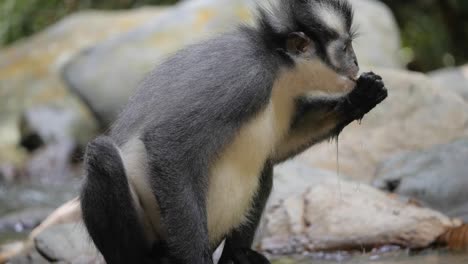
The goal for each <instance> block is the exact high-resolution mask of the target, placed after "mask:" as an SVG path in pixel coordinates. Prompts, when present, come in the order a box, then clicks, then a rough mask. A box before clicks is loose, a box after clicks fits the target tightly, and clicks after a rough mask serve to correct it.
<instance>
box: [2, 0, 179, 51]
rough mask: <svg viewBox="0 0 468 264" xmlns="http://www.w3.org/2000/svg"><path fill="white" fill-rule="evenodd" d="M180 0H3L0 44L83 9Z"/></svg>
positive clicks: (33, 31) (136, 5)
mask: <svg viewBox="0 0 468 264" xmlns="http://www.w3.org/2000/svg"><path fill="white" fill-rule="evenodd" d="M175 2H177V0H0V46H1V45H5V44H9V43H11V42H13V41H15V40H18V39H20V38H22V37H26V36H29V35H32V34H34V33H35V32H38V31H40V30H42V29H44V28H45V27H47V26H49V25H51V24H53V23H55V22H56V21H57V20H59V19H61V18H63V17H64V16H66V15H68V14H70V13H73V12H76V11H79V10H83V9H90V8H93V9H126V8H133V7H138V6H142V5H164V4H173V3H175Z"/></svg>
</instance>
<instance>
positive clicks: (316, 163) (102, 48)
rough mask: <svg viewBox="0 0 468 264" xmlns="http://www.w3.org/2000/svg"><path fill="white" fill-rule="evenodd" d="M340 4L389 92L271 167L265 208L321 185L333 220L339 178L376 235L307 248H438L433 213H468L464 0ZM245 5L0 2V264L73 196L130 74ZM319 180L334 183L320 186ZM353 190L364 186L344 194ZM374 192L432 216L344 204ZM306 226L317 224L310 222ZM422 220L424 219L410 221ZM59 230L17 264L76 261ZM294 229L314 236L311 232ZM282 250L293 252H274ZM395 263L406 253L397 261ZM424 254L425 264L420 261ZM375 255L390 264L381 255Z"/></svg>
mask: <svg viewBox="0 0 468 264" xmlns="http://www.w3.org/2000/svg"><path fill="white" fill-rule="evenodd" d="M350 2H351V3H352V4H353V6H354V7H355V12H356V24H357V26H358V29H359V30H358V31H359V33H360V35H359V38H358V39H357V40H356V42H355V48H356V53H357V56H358V59H359V60H360V64H361V65H362V70H363V71H368V70H373V71H375V72H377V73H379V74H382V76H383V77H384V80H385V82H386V84H387V87H388V88H389V94H390V96H389V98H388V99H387V100H386V101H385V102H384V103H383V104H382V105H379V106H378V107H377V108H376V109H375V110H374V111H372V113H371V114H369V115H368V116H366V118H364V120H363V122H362V124H352V125H351V126H350V127H349V128H346V129H345V130H344V132H343V133H342V134H341V135H340V137H339V141H337V142H325V143H323V144H320V145H318V146H315V147H314V148H312V149H311V150H309V151H307V152H306V153H304V154H303V155H301V156H299V157H298V158H296V159H294V160H293V161H291V162H288V163H287V164H285V165H282V166H279V167H278V168H277V170H276V172H275V177H276V180H277V182H279V184H277V186H276V187H275V192H274V195H273V197H272V201H271V205H272V207H271V208H273V207H274V206H273V204H280V205H281V206H283V207H284V208H286V209H285V210H286V211H285V212H282V213H284V214H286V212H287V211H288V210H289V209H287V208H294V206H292V205H291V203H292V204H295V203H296V202H297V203H300V202H299V201H297V199H296V200H294V201H295V202H292V201H290V202H289V203H287V204H288V205H285V204H283V202H284V201H285V200H288V199H289V198H290V197H293V196H294V194H298V193H304V197H305V196H307V194H308V188H309V187H311V186H322V187H323V188H325V189H324V190H325V193H326V195H323V196H321V197H325V198H326V199H331V200H324V201H321V203H325V204H327V203H330V206H329V208H330V207H332V208H334V206H336V210H337V212H338V213H337V215H340V213H342V214H344V212H343V211H340V210H342V208H341V209H340V203H337V204H333V203H332V200H333V199H334V198H333V197H335V196H334V194H336V192H338V187H337V186H338V185H339V186H340V187H339V192H340V195H342V194H343V193H344V194H346V192H347V190H348V189H347V188H348V185H347V184H346V183H351V184H350V185H349V186H350V187H349V188H351V189H349V190H348V191H350V193H351V194H352V195H351V197H350V198H349V199H350V200H352V201H354V202H355V203H356V208H355V210H354V211H353V217H354V216H355V217H356V218H357V219H359V217H362V218H365V217H366V216H367V217H369V218H373V217H375V218H378V216H379V217H381V219H382V222H380V224H379V226H380V227H384V228H383V231H382V230H380V231H382V236H379V235H376V234H377V233H379V232H377V231H376V230H375V229H372V228H371V227H369V229H368V230H361V229H360V228H359V227H358V226H356V228H355V229H353V232H355V233H351V234H350V233H347V234H345V235H343V234H341V235H338V237H341V238H343V237H345V238H346V237H363V238H364V237H365V239H368V240H369V241H367V242H366V243H367V244H366V243H364V242H362V240H359V239H356V240H354V242H353V241H351V242H350V240H349V239H348V241H346V242H344V241H341V242H340V243H343V244H340V243H338V242H337V243H338V244H333V245H328V244H326V243H325V244H326V246H323V248H321V247H318V248H316V250H314V249H313V247H312V250H309V251H312V252H314V251H320V250H329V249H330V248H334V249H336V248H349V247H351V248H354V246H355V245H362V244H363V243H364V244H366V245H371V246H370V249H371V250H372V249H373V247H372V245H377V244H379V245H380V244H391V245H396V246H397V248H405V247H417V248H421V247H423V248H426V247H427V246H428V245H433V244H434V243H436V242H440V241H438V239H439V238H440V237H441V236H442V235H444V234H446V233H445V232H446V231H447V230H449V229H450V228H452V226H450V228H449V227H448V226H449V225H448V224H447V221H452V219H455V218H456V219H459V222H460V223H463V222H467V221H468V192H467V191H466V190H468V163H467V161H468V104H467V101H468V64H467V63H468V52H467V48H468V1H466V0H414V1H404V0H380V1H379V0H350ZM253 3H254V0H185V1H176V0H0V245H2V244H3V246H0V263H2V252H10V250H11V249H12V248H13V249H14V248H18V247H19V245H20V244H21V242H18V241H22V240H23V239H25V238H26V236H27V234H28V233H29V232H30V231H31V230H32V229H33V228H35V227H36V226H38V225H39V224H40V223H41V222H42V221H43V220H44V219H45V218H46V217H47V216H48V215H49V214H50V213H51V212H52V211H53V210H54V208H56V207H57V206H59V205H61V204H63V203H64V202H66V201H68V200H70V199H72V198H74V197H75V196H76V195H77V193H78V190H79V187H80V183H81V180H82V177H81V175H82V167H81V165H82V164H81V161H82V155H83V151H84V148H85V146H86V144H87V142H88V141H89V140H90V139H92V138H93V137H95V136H96V135H98V134H99V133H102V132H105V131H106V129H107V128H108V127H109V126H110V125H111V123H112V120H114V119H115V117H116V115H117V113H118V112H119V110H120V109H121V108H122V107H123V105H124V104H125V103H126V101H127V99H128V97H129V96H130V95H131V94H132V92H133V91H134V90H135V89H136V87H137V85H138V82H139V80H140V79H141V78H142V76H143V75H144V74H145V73H146V72H147V71H149V70H150V69H151V68H152V67H154V66H155V65H157V63H158V62H160V61H161V60H162V59H163V58H165V57H166V56H168V54H171V53H173V52H175V51H176V50H178V49H180V48H181V47H183V46H184V45H187V44H190V43H193V42H196V41H199V40H201V39H204V38H208V37H210V36H212V35H213V34H216V33H220V32H225V31H228V30H231V29H233V28H234V26H235V25H236V24H238V23H240V22H242V23H248V24H250V23H252V22H253V15H252V13H251V12H250V10H251V8H252V6H253ZM337 145H338V146H337ZM330 180H331V181H333V182H334V183H335V184H334V185H330V184H327V182H328V183H329V181H330ZM340 182H343V185H341V183H340ZM361 185H362V186H367V187H368V188H369V189H366V188H367V187H365V188H364V187H363V189H359V188H356V186H358V187H359V186H361ZM327 188H330V189H327ZM377 189H379V190H382V191H384V192H385V193H392V197H398V198H397V199H398V200H400V199H402V203H404V202H411V203H413V202H414V204H418V205H420V206H423V207H425V208H429V209H428V210H433V211H430V213H429V212H420V211H417V209H414V210H416V211H415V212H414V214H413V212H412V211H411V212H412V213H408V214H407V216H403V215H404V214H401V216H400V218H399V219H400V220H401V221H402V223H404V224H402V225H401V226H398V227H395V226H393V224H395V223H396V221H395V219H392V218H391V217H390V216H387V215H385V213H383V212H374V211H372V210H370V209H369V210H367V209H366V208H365V207H364V208H362V207H360V206H357V204H359V203H360V202H359V201H360V200H359V201H358V200H356V201H355V200H353V199H360V198H356V197H361V198H362V199H364V200H365V199H372V200H373V201H375V203H376V204H377V203H379V204H380V202H382V206H384V207H385V206H389V208H393V207H392V206H395V205H394V204H393V203H392V201H387V200H386V199H387V198H382V197H383V196H382V197H380V196H378V195H377V196H378V197H377V196H374V195H376V194H374V193H373V191H374V190H377ZM341 192H343V193H341ZM327 194H329V195H327ZM310 195H312V194H310ZM312 197H313V196H312ZM379 197H380V198H379ZM389 197H390V196H389ZM291 199H292V198H291ZM380 199H381V200H380ZM389 199H390V198H389ZM392 199H393V198H392ZM319 200H320V199H319ZM333 201H334V200H333ZM374 207H376V206H374ZM274 208H277V207H274ZM352 208H354V207H352ZM316 210H324V209H323V208H322V209H320V208H316ZM395 210H396V209H395ZM395 210H393V211H395ZM405 210H406V209H405ZM411 210H413V209H411ZM418 210H419V209H418ZM282 213H281V212H278V211H274V212H270V211H268V212H267V214H266V219H265V220H264V224H263V227H262V228H263V229H265V230H266V231H265V234H266V235H264V236H259V238H258V239H257V246H258V247H259V248H262V249H263V250H264V251H269V250H270V251H271V248H278V247H282V246H281V245H283V244H281V243H279V245H278V244H275V243H273V244H272V243H269V241H270V240H268V239H269V238H270V237H277V236H279V233H278V231H276V230H285V229H281V228H279V229H278V226H274V227H272V226H271V225H269V223H271V221H272V219H283V218H281V217H279V216H278V214H280V215H281V214H282ZM323 213H325V212H323ZM348 213H349V212H348ZM438 213H441V215H438ZM379 214H380V215H379ZM432 214H435V215H437V217H435V216H434V215H432ZM319 215H321V214H320V213H319ZM307 217H310V218H313V216H306V218H307ZM335 217H337V216H335ZM405 217H406V218H405ZM434 217H435V218H437V219H439V220H440V222H437V223H438V224H435V223H434V221H433V220H429V219H434ZM444 217H445V218H444ZM293 218H294V217H293ZM345 218H346V219H353V218H352V217H348V215H347V216H346V217H344V216H343V217H339V219H338V220H337V221H331V220H330V219H329V222H330V221H331V222H333V223H335V225H336V226H346V224H343V223H341V222H340V221H344V220H340V219H345ZM288 219H289V220H285V221H286V222H284V223H283V222H281V225H280V226H292V225H293V222H294V221H293V220H291V216H290V218H288ZM74 221H75V222H76V221H78V220H77V219H74ZM310 221H312V222H313V223H316V225H317V226H321V224H322V225H327V223H324V222H320V221H321V220H320V219H315V218H314V219H312V220H310ZM314 221H316V222H314ZM405 221H406V222H405ZM424 221H428V222H430V223H431V224H430V225H423V224H421V225H419V226H418V225H412V224H410V223H414V222H420V223H423V222H424ZM329 222H328V223H329ZM357 222H360V223H362V221H360V220H357ZM275 223H276V222H275ZM382 223H383V224H382ZM450 223H452V222H450ZM457 223H458V222H457ZM423 226H424V227H423ZM403 227H404V228H403ZM375 228H377V227H375ZM385 228H386V229H385ZM405 228H407V229H405ZM428 228H429V229H430V231H428ZM462 228H463V226H462ZM286 229H288V228H286ZM289 229H291V228H289ZM289 229H288V230H289ZM324 229H327V228H325V227H324ZM291 230H292V229H291ZM291 230H289V231H288V232H289V233H288V232H286V233H287V236H289V235H291V234H290V233H291V232H292V231H291ZM388 230H397V233H396V234H395V233H393V235H394V240H392V239H389V240H386V239H387V238H388V236H389V235H388V234H387V233H385V232H386V231H388ZM450 230H451V229H450ZM466 230H468V228H467V229H466ZM410 231H411V232H413V233H412V234H423V233H424V234H426V235H425V236H416V235H415V237H418V239H419V240H418V239H414V240H413V239H408V240H409V241H410V242H408V244H405V243H406V242H405V243H401V239H400V240H399V237H401V236H399V235H401V233H398V232H403V233H404V232H410ZM70 232H71V231H70V229H69V228H68V227H63V228H62V229H58V230H53V231H51V232H49V233H51V234H47V232H43V233H45V235H42V237H40V238H41V239H42V240H41V241H43V243H42V245H46V246H44V247H46V248H48V249H51V248H52V249H54V248H55V249H56V251H53V252H46V253H44V249H43V248H42V249H41V248H38V249H36V250H38V251H39V252H41V254H40V256H39V255H38V254H36V253H37V252H36V251H34V250H33V251H32V252H36V253H28V254H32V255H29V260H28V261H29V262H32V263H36V262H40V261H41V260H44V259H43V258H46V259H48V260H50V259H54V260H56V261H58V260H62V261H65V262H67V261H69V262H72V260H73V259H75V258H76V257H77V256H87V255H89V254H88V253H89V252H88V253H83V251H85V250H84V249H83V246H82V245H81V244H80V245H75V244H73V245H71V246H69V247H68V248H72V250H69V249H68V250H66V249H64V248H63V246H62V245H61V244H63V243H64V242H63V241H60V240H57V234H61V235H64V236H66V235H65V234H68V233H70ZM359 232H361V233H359ZM366 232H367V233H366ZM428 233H430V234H431V235H427V234H428ZM308 234H310V235H311V236H312V234H313V236H314V237H315V238H317V237H320V235H318V234H316V233H313V232H312V231H310V232H309V233H308ZM369 234H372V236H370V235H369ZM405 234H406V233H405ZM450 234H451V233H450ZM281 235H285V234H281ZM321 235H323V237H327V236H328V237H330V236H331V234H321ZM369 237H372V239H371V238H369ZM384 237H385V239H383V238H384ZM390 237H391V235H390ZM421 237H424V239H422V238H421ZM80 238H82V237H78V238H77V237H73V238H70V237H69V238H68V241H75V242H76V243H78V244H79V243H80V241H81V243H83V242H82V239H80ZM74 239H75V240H74ZM338 240H339V239H337V241H338ZM342 240H343V239H342ZM351 240H352V239H351ZM358 240H359V241H360V242H357V241H358ZM459 240H460V241H462V242H463V241H465V242H464V243H465V244H463V243H461V244H459V245H458V247H459V248H460V247H461V248H464V247H466V244H468V234H465V235H464V236H461V237H459ZM274 241H277V240H274ZM399 241H400V242H399ZM75 242H73V243H75ZM270 242H271V241H270ZM444 242H446V241H444ZM67 243H72V242H67ZM353 243H354V244H353ZM286 244H288V243H286ZM318 244H320V243H318ZM21 245H22V244H21ZM337 245H339V246H337ZM36 247H37V246H36ZM284 247H285V246H284ZM284 247H282V248H284ZM57 248H58V249H57ZM78 249H79V250H78ZM309 249H310V248H309ZM303 250H305V249H303ZM273 251H274V250H273ZM384 251H385V250H384ZM384 251H382V252H384ZM390 251H393V250H390ZM396 251H397V252H400V251H398V250H396ZM64 252H66V253H64ZM86 252H87V251H86ZM382 252H381V251H378V254H380V255H382V254H383V253H382ZM292 253H296V254H297V253H303V252H289V253H287V254H291V255H292ZM380 255H379V256H380ZM31 256H32V257H31ZM434 256H435V257H434ZM394 257H395V256H394ZM399 257H401V256H400V255H398V254H397V256H396V258H397V259H398V258H399ZM322 258H330V259H332V260H335V261H340V260H343V258H344V259H353V256H352V254H349V253H342V254H341V253H340V254H335V253H331V255H326V256H325V257H324V256H322ZM358 258H359V261H361V262H356V263H365V262H366V261H368V258H367V257H365V258H364V259H363V258H361V257H360V256H358ZM404 258H409V259H411V258H410V257H409V256H407V255H405V256H404ZM412 258H413V260H410V262H404V263H439V262H437V261H439V260H440V261H442V262H440V263H466V262H465V261H468V256H467V255H466V254H461V255H456V256H454V255H453V254H451V253H447V252H445V251H444V252H441V251H438V250H435V251H430V252H429V253H428V254H427V255H424V254H423V256H413V257H412ZM426 258H431V259H435V260H436V261H435V262H427V261H429V260H428V259H426ZM441 259H442V260H441ZM22 260H23V261H25V260H24V259H22ZM362 261H364V262H362ZM411 261H412V262H411ZM85 262H87V261H85ZM288 263H290V262H288ZM304 263H309V262H308V260H306V262H304ZM314 263H315V262H314ZM379 263H380V262H379ZM381 263H394V262H392V260H391V258H390V260H388V262H381Z"/></svg>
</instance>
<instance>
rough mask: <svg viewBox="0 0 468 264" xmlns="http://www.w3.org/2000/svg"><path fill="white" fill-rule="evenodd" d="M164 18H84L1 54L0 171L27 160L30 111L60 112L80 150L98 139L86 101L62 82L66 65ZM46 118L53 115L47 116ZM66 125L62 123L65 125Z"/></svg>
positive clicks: (145, 12)
mask: <svg viewBox="0 0 468 264" xmlns="http://www.w3.org/2000/svg"><path fill="white" fill-rule="evenodd" d="M160 12H161V11H160V9H159V8H144V9H135V10H132V11H129V12H125V13H123V12H94V11H93V12H80V13H79V14H75V15H71V16H68V17H66V18H65V19H63V20H62V21H60V22H58V23H57V24H55V25H53V26H51V27H49V28H47V29H46V30H44V31H42V32H40V33H38V34H36V35H34V36H32V37H30V38H28V39H25V40H23V41H20V42H17V43H15V44H13V45H11V46H9V47H5V48H2V49H1V50H0V91H1V96H0V165H1V164H13V165H14V166H16V167H21V166H22V164H23V162H24V161H25V159H26V158H27V153H26V152H25V150H24V149H23V148H19V147H18V146H20V143H21V140H22V139H23V138H22V133H21V119H22V117H23V116H24V113H25V112H26V113H27V114H26V115H29V114H28V112H31V111H33V110H31V109H39V108H42V107H44V106H47V107H51V108H53V109H56V111H55V112H54V113H53V115H52V116H53V117H54V118H57V117H58V118H59V119H60V120H61V122H62V121H66V122H65V123H67V122H68V125H69V127H68V128H67V129H65V130H63V131H64V132H66V133H68V134H70V135H72V136H73V139H74V140H76V141H78V142H79V144H81V145H84V144H85V143H86V142H87V141H88V140H89V139H90V138H91V137H92V136H94V135H95V133H97V130H98V123H97V122H96V120H95V118H94V116H93V114H92V112H90V110H89V109H88V108H87V107H86V105H85V104H83V102H82V101H81V99H80V98H78V97H77V96H76V95H75V94H73V93H70V91H69V90H68V87H67V86H66V85H65V83H64V82H63V81H62V80H61V78H60V72H61V70H62V67H63V65H64V64H66V63H67V62H68V61H69V59H70V58H72V57H73V56H74V55H75V54H76V53H78V52H80V51H81V50H83V49H86V48H88V47H89V46H91V45H93V44H95V43H96V42H99V41H102V40H104V39H107V38H110V37H113V36H116V35H118V34H120V33H122V32H126V31H128V30H130V29H132V28H134V27H137V26H139V25H141V24H144V23H145V22H146V21H148V20H149V19H153V18H154V17H155V16H156V15H158V14H159V13H160ZM62 111H63V113H60V112H62ZM70 113H71V115H70ZM42 114H43V113H42ZM42 114H41V115H42ZM46 116H47V117H49V116H51V115H49V113H47V115H42V117H46ZM36 117H37V116H35V117H34V118H36ZM41 120H42V119H41ZM50 122H52V123H53V122H54V121H53V120H49V121H48V122H43V123H42V124H40V125H41V126H42V127H43V128H44V126H46V125H48V124H49V125H54V126H55V124H50ZM65 123H64V122H62V124H63V125H64V124H65ZM41 131H42V130H41ZM54 131H56V130H54ZM54 133H55V132H54Z"/></svg>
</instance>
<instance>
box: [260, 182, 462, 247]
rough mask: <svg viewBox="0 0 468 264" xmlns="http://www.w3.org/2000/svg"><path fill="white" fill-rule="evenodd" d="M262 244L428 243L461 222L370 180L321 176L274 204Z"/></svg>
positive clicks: (405, 244)
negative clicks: (323, 179)
mask: <svg viewBox="0 0 468 264" xmlns="http://www.w3.org/2000/svg"><path fill="white" fill-rule="evenodd" d="M263 221H264V226H265V228H264V230H263V234H262V236H261V243H260V248H261V249H263V250H266V251H268V252H271V253H273V254H297V253H299V254H304V253H305V252H314V251H330V250H340V249H342V250H349V249H356V250H359V249H362V248H369V247H374V246H375V245H399V246H401V247H404V248H424V247H427V246H429V245H431V244H432V243H433V242H434V241H435V240H436V239H437V238H438V237H439V236H440V235H442V234H444V233H445V232H447V231H448V230H450V229H452V228H455V227H458V226H460V225H461V223H460V221H453V220H452V219H449V218H448V217H446V216H444V215H442V214H441V213H439V212H436V211H433V210H431V209H427V208H421V207H419V206H415V205H413V204H410V203H407V202H403V201H400V200H399V199H395V198H394V197H391V196H390V195H387V194H386V193H384V192H382V191H379V190H377V189H375V188H373V187H371V186H368V185H366V184H362V185H358V184H356V183H353V182H346V181H342V182H339V183H337V182H336V181H327V182H322V183H320V184H318V185H316V186H311V187H310V188H308V189H307V190H305V191H304V192H300V193H298V194H296V195H292V196H290V197H288V198H286V199H284V200H281V201H279V203H278V204H276V205H275V206H271V207H270V208H268V209H267V211H266V213H265V217H264V219H263Z"/></svg>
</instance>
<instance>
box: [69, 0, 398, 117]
mask: <svg viewBox="0 0 468 264" xmlns="http://www.w3.org/2000/svg"><path fill="white" fill-rule="evenodd" d="M253 2H254V1H252V0H237V1H234V0H196V1H184V2H182V3H180V4H179V5H177V6H175V7H172V8H170V9H168V10H167V11H166V13H165V14H164V15H161V16H158V17H155V18H154V19H153V20H151V21H150V22H148V23H147V24H145V25H143V26H141V27H139V28H136V29H135V30H132V31H131V32H128V33H126V34H123V35H122V36H120V37H118V38H114V39H110V40H108V41H105V42H103V43H100V44H98V45H96V46H95V47H93V48H92V49H89V50H87V51H86V52H83V53H81V54H80V55H78V56H77V57H76V58H74V59H73V60H72V61H71V62H70V63H69V64H68V66H67V67H66V68H65V70H64V79H65V80H66V82H67V83H68V84H69V85H70V87H72V88H73V89H74V90H75V91H76V93H77V94H79V95H80V96H81V97H82V98H84V99H85V101H86V102H87V103H88V105H89V106H90V107H91V109H93V111H94V112H95V113H96V114H97V115H98V117H99V118H100V120H101V121H102V122H104V124H106V125H108V124H110V122H112V120H114V119H115V117H116V114H117V113H118V112H119V110H120V109H121V108H122V106H123V105H125V103H126V102H127V100H128V98H129V96H130V95H131V94H132V93H133V91H134V90H135V89H136V87H137V84H138V82H139V81H140V79H141V78H142V77H143V75H144V74H145V73H146V72H148V71H149V70H150V69H152V68H153V67H154V66H155V65H156V64H157V63H158V62H160V61H161V60H162V59H164V58H165V57H167V56H168V54H170V53H173V52H175V51H176V50H178V49H180V48H181V47H183V46H185V45H187V44H190V43H193V42H196V41H199V40H201V39H204V38H207V37H209V36H211V35H213V34H215V33H218V32H223V31H228V30H231V29H233V28H234V26H235V25H236V24H238V23H239V22H240V21H242V22H246V23H252V21H253V16H252V13H251V12H250V10H251V8H252V6H253ZM351 2H352V3H353V4H355V5H356V15H355V17H356V22H357V23H356V24H358V25H359V28H360V29H359V30H360V32H361V33H362V35H361V37H360V38H358V39H357V40H356V45H355V49H356V52H357V54H358V57H359V59H360V61H361V64H366V65H371V66H385V67H398V66H400V65H401V64H400V62H399V61H398V56H397V53H398V50H399V48H400V43H399V42H400V41H399V33H398V28H397V26H396V23H395V20H394V18H393V16H392V14H391V12H390V11H389V9H388V8H387V7H386V6H385V5H383V4H382V3H380V2H378V1H374V0H352V1H351Z"/></svg>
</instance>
